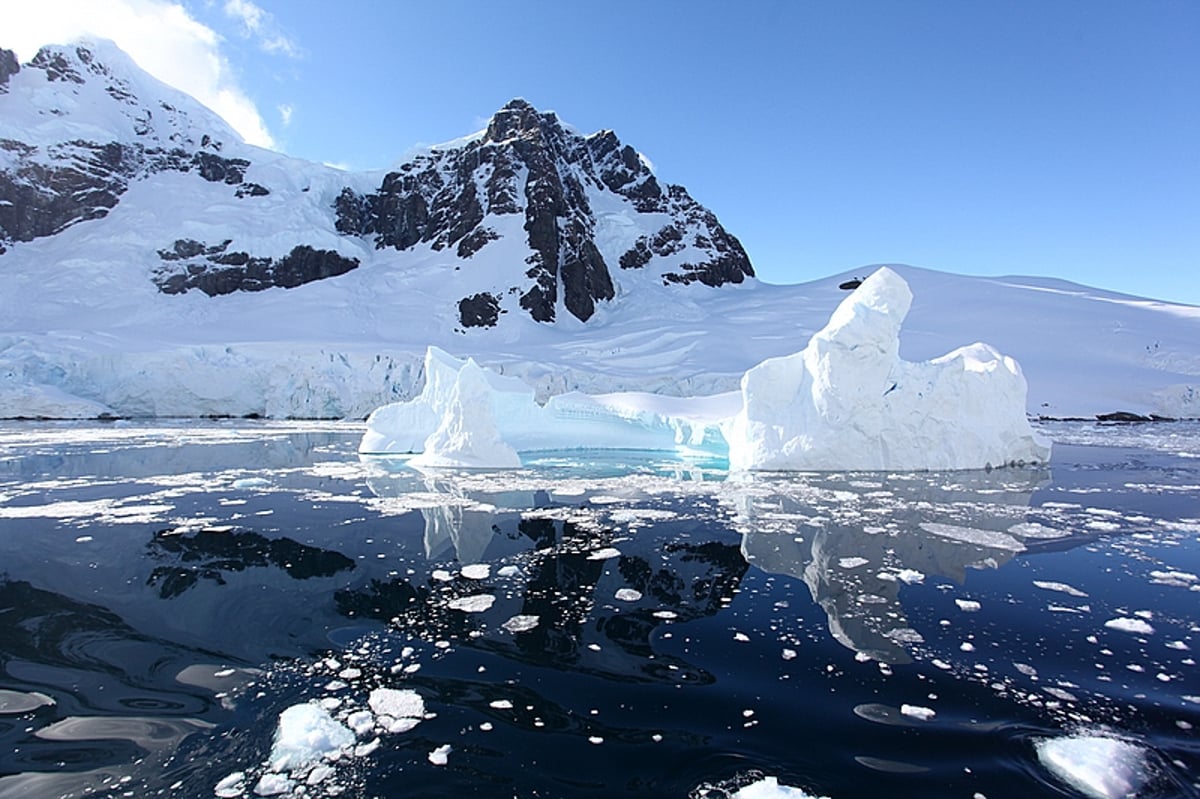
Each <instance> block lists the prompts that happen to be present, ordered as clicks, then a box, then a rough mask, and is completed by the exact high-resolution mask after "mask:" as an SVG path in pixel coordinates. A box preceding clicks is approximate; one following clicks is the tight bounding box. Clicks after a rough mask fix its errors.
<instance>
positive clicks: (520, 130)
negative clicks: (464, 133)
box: [483, 98, 562, 144]
mask: <svg viewBox="0 0 1200 799" xmlns="http://www.w3.org/2000/svg"><path fill="white" fill-rule="evenodd" d="M543 129H545V130H547V131H551V132H559V131H561V129H562V128H561V125H560V124H559V121H558V117H557V116H555V115H554V112H552V111H547V112H540V111H538V110H537V109H536V108H534V107H533V105H532V104H530V103H529V102H528V101H526V100H522V99H520V98H517V99H515V100H510V101H509V102H508V103H506V104H505V105H504V107H503V108H501V109H500V110H499V111H497V112H496V113H495V115H494V116H492V119H491V121H490V122H489V123H488V127H487V133H486V135H485V136H484V139H483V140H484V141H485V142H491V143H494V144H500V143H503V142H506V141H509V140H512V139H518V138H524V139H536V138H540V137H541V136H542V135H543Z"/></svg>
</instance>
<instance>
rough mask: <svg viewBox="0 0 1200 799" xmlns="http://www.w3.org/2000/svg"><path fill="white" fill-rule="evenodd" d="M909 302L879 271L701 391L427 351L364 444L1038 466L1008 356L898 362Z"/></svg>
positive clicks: (746, 464) (461, 459)
mask: <svg viewBox="0 0 1200 799" xmlns="http://www.w3.org/2000/svg"><path fill="white" fill-rule="evenodd" d="M911 305H912V292H911V291H910V290H909V288H908V285H907V284H906V283H905V282H904V280H903V279H902V278H901V277H900V276H899V275H897V274H896V273H895V272H893V271H892V270H890V269H888V268H886V267H884V268H881V269H879V270H878V271H876V272H875V273H874V274H872V275H871V276H870V277H869V278H868V279H867V280H865V281H863V283H862V285H861V286H859V287H858V288H857V289H856V290H855V291H854V292H853V293H852V294H851V295H850V296H848V297H847V298H846V299H845V300H843V301H842V303H841V304H840V305H839V306H838V308H837V309H836V310H835V311H834V313H833V315H832V316H831V317H830V320H829V323H828V324H827V325H826V326H825V327H824V328H823V329H822V330H821V331H819V332H818V333H816V334H815V335H814V336H813V337H812V338H811V339H810V340H809V342H808V345H807V346H806V347H805V348H804V349H803V350H802V351H800V352H797V353H795V354H793V355H788V356H784V357H781V358H771V359H768V360H765V361H763V362H762V363H760V364H758V365H757V366H755V367H753V368H751V369H750V370H749V371H747V372H746V373H745V374H744V375H743V377H742V380H741V389H740V391H735V392H727V393H724V394H716V395H712V396H703V397H667V396H661V395H656V394H646V393H637V392H628V393H622V394H604V395H587V394H582V393H579V392H571V393H568V394H562V395H558V396H555V397H551V398H550V399H549V400H548V401H547V402H546V403H545V404H539V403H538V402H536V400H535V396H534V391H533V389H532V388H531V387H530V386H528V385H526V384H525V383H524V382H523V381H521V380H520V379H517V378H514V377H510V376H506V375H501V374H497V373H495V372H493V371H489V370H487V369H484V368H483V367H481V366H479V365H478V364H477V363H475V361H474V360H472V359H470V358H468V359H466V360H460V359H457V358H454V357H452V356H450V355H448V354H447V353H445V352H443V351H441V350H439V349H437V348H435V347H430V348H429V349H428V351H427V352H426V355H425V387H424V389H423V390H422V392H421V394H420V395H419V396H417V397H415V398H414V399H412V400H409V401H407V402H399V403H392V404H389V405H385V406H382V407H380V408H378V409H376V410H375V411H374V412H373V413H372V414H371V416H370V417H369V418H368V419H367V432H366V433H365V434H364V436H363V439H362V442H361V443H360V445H359V452H361V453H364V454H400V453H411V454H413V455H414V457H413V459H412V461H411V463H412V464H413V465H414V466H418V467H434V468H515V467H519V466H520V465H521V459H520V453H522V452H537V451H546V450H557V449H636V450H693V451H700V452H705V453H710V454H715V455H720V456H727V457H728V459H729V464H730V468H731V469H733V470H735V471H793V470H797V471H799V470H820V471H829V470H846V469H852V470H906V471H914V470H933V469H938V470H943V469H947V470H948V469H983V468H992V467H999V466H1005V465H1009V464H1017V463H1042V462H1045V461H1046V460H1048V458H1049V455H1050V446H1049V443H1048V442H1047V441H1045V440H1043V439H1042V438H1041V437H1040V436H1038V435H1037V434H1036V433H1035V432H1034V431H1033V429H1032V427H1031V426H1030V424H1029V420H1028V418H1027V417H1026V415H1025V398H1026V392H1027V386H1026V383H1025V378H1024V376H1023V375H1022V373H1021V370H1020V367H1019V366H1018V365H1017V363H1016V361H1014V360H1013V359H1012V358H1009V357H1006V356H1004V355H1001V354H1000V353H998V352H996V350H994V349H992V348H991V347H989V346H988V345H986V344H972V345H970V346H967V347H962V348H960V349H957V350H955V351H953V352H951V353H948V354H947V355H944V356H942V357H940V358H936V359H934V360H931V361H926V362H921V363H914V362H908V361H904V360H902V359H901V358H900V354H899V352H900V328H901V325H902V323H903V321H904V318H905V316H906V315H907V313H908V310H909V308H910V307H911Z"/></svg>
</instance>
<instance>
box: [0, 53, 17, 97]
mask: <svg viewBox="0 0 1200 799" xmlns="http://www.w3.org/2000/svg"><path fill="white" fill-rule="evenodd" d="M20 71H21V65H20V63H18V61H17V54H16V53H14V52H13V51H12V50H5V49H4V48H3V47H0V94H7V93H8V79H9V78H11V77H12V76H13V75H16V74H17V73H18V72H20Z"/></svg>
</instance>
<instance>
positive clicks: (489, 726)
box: [479, 721, 492, 732]
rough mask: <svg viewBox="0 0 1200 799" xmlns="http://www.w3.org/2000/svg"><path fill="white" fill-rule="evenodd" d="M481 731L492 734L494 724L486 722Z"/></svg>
mask: <svg viewBox="0 0 1200 799" xmlns="http://www.w3.org/2000/svg"><path fill="white" fill-rule="evenodd" d="M479 729H481V730H483V731H484V732H491V731H492V723H491V722H490V721H485V722H483V723H482V724H480V725H479Z"/></svg>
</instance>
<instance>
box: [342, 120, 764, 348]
mask: <svg viewBox="0 0 1200 799" xmlns="http://www.w3.org/2000/svg"><path fill="white" fill-rule="evenodd" d="M601 208H602V209H604V210H603V212H602V213H601V212H599V211H598V209H601ZM336 210H337V229H338V231H339V232H341V233H344V234H348V235H358V236H364V237H372V238H373V239H374V243H375V246H376V247H378V248H383V247H394V248H396V249H397V250H409V249H412V248H415V247H419V246H421V245H427V246H429V247H430V248H431V249H432V250H434V251H440V250H443V249H446V248H451V247H453V248H454V251H455V252H456V253H457V255H458V257H459V258H464V259H467V258H472V257H474V256H475V254H476V253H477V252H480V251H481V250H483V248H485V247H487V245H488V244H489V242H492V241H496V240H498V239H501V238H505V237H504V236H502V235H501V234H500V233H499V232H498V231H499V230H502V229H510V230H511V227H512V226H511V224H510V223H509V222H507V221H505V220H504V219H503V218H504V217H507V216H509V215H515V214H520V215H521V216H523V217H524V224H523V225H522V226H521V229H522V230H523V232H524V239H525V244H526V245H527V246H528V250H527V253H526V255H525V256H524V257H523V261H524V264H525V268H524V269H523V270H522V272H521V273H520V274H518V275H514V276H513V278H511V279H510V281H511V282H509V283H508V284H507V285H500V286H496V287H495V288H494V289H493V290H492V291H489V292H483V293H479V294H475V295H472V296H468V297H464V298H463V300H462V302H461V303H460V311H461V322H462V324H463V325H464V326H465V327H475V326H491V325H493V324H496V322H497V321H498V318H499V314H500V313H506V312H508V311H519V312H523V313H526V314H528V315H529V316H530V317H532V318H533V319H534V320H536V321H538V322H553V321H555V320H556V319H558V318H559V315H560V314H561V312H562V311H564V310H565V311H566V312H568V313H569V314H570V315H571V316H573V317H575V318H576V319H578V320H580V321H585V322H586V321H587V320H588V319H590V318H591V317H592V316H593V315H594V314H595V313H596V310H597V309H598V308H599V307H601V305H602V304H603V303H606V302H609V301H612V300H613V299H614V298H615V297H616V295H617V284H618V282H619V281H618V279H617V276H618V275H620V274H621V273H623V272H625V273H630V274H631V275H632V274H635V273H643V274H644V273H650V274H652V275H654V276H655V277H656V278H657V279H658V281H660V282H661V283H663V284H666V285H670V284H676V283H681V284H687V283H693V282H699V283H703V284H705V285H708V286H714V287H715V286H721V285H724V284H726V283H741V282H742V281H743V280H745V279H746V278H748V277H753V276H754V269H753V268H752V267H751V266H750V261H749V258H748V257H747V256H746V253H745V251H744V250H743V249H742V246H741V244H740V243H739V242H738V240H737V239H736V238H734V237H733V236H731V235H730V234H729V233H727V232H726V231H725V230H724V228H722V227H721V225H720V223H719V222H718V221H717V218H716V216H714V215H713V214H712V212H711V211H709V210H707V209H706V208H704V207H702V206H701V205H700V204H699V203H697V202H696V201H695V200H693V199H692V198H691V197H690V196H689V195H688V193H687V190H686V189H684V188H683V187H682V186H672V185H667V186H663V185H662V184H660V183H659V182H658V179H657V178H656V177H655V176H654V174H653V173H652V172H651V171H650V169H649V167H648V166H647V165H646V163H645V161H644V160H643V159H642V158H641V157H640V156H639V155H638V153H637V151H636V150H634V149H633V148H632V147H630V146H628V145H625V144H622V143H621V141H620V139H618V138H617V136H616V134H615V133H613V132H612V131H610V130H603V131H600V132H598V133H594V134H592V135H591V136H581V135H579V134H578V133H575V132H574V131H573V130H571V129H570V128H569V127H568V126H565V125H563V124H562V122H560V120H559V118H558V116H557V115H555V114H554V113H553V112H550V111H538V109H537V108H535V107H534V106H533V105H532V104H531V103H529V102H528V101H526V100H523V99H520V98H517V99H514V100H511V101H509V102H508V103H507V104H505V106H504V107H503V108H501V109H500V110H499V111H497V112H496V114H495V116H493V117H492V119H491V121H490V122H489V124H488V127H487V131H486V132H485V134H484V135H483V136H482V137H479V138H475V139H472V140H469V141H465V142H463V143H462V144H460V145H458V146H452V147H445V148H438V149H437V150H434V151H431V152H430V153H428V154H426V155H422V156H419V157H418V158H416V159H415V160H413V161H412V162H410V163H408V164H404V165H403V166H401V167H400V168H399V169H398V170H396V171H395V172H392V173H390V174H388V175H387V176H386V177H385V178H384V180H383V183H382V185H381V186H380V188H379V190H378V191H377V192H374V193H372V194H368V195H365V196H363V195H359V194H356V193H355V192H353V191H352V190H350V189H346V190H345V191H343V192H342V195H341V196H340V197H339V198H338V200H337V203H336ZM510 236H511V234H510ZM494 249H495V248H493V250H494ZM493 250H487V252H491V251H493ZM481 260H484V259H481ZM510 297H515V298H517V301H516V302H515V303H513V305H515V307H506V305H508V304H509V303H510V300H509V298H510Z"/></svg>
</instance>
